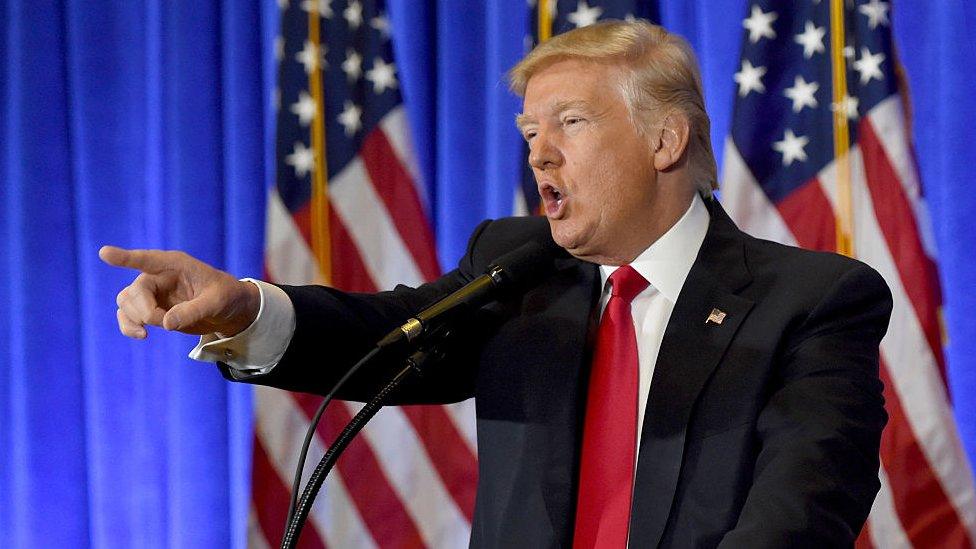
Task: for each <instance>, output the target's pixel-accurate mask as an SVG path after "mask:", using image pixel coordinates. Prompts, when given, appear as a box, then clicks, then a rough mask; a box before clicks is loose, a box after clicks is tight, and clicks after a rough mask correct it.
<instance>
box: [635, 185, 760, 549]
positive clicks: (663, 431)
mask: <svg viewBox="0 0 976 549" xmlns="http://www.w3.org/2000/svg"><path fill="white" fill-rule="evenodd" d="M706 203H710V204H709V211H710V213H711V222H710V224H709V229H708V233H707V235H706V237H705V241H704V243H703V244H702V249H701V250H700V251H699V254H698V258H697V259H696V261H695V263H694V265H693V266H692V269H691V271H690V272H689V274H688V278H687V279H686V280H685V283H684V286H682V290H681V294H680V295H679V297H678V301H677V303H675V307H674V310H673V311H672V313H671V318H670V321H669V322H668V327H667V329H666V330H665V333H664V339H663V340H662V342H661V349H660V351H659V353H658V359H657V364H656V365H655V368H654V376H653V379H652V381H651V388H650V394H649V395H648V400H647V407H646V410H645V413H644V425H643V429H642V431H641V443H640V448H639V452H638V460H637V477H636V480H635V486H634V499H633V506H632V513H631V524H630V539H631V543H632V544H635V546H640V547H656V546H657V545H658V543H660V540H661V536H662V534H663V532H664V528H665V525H666V524H667V519H668V515H669V514H670V509H671V506H672V502H673V499H674V494H675V489H676V487H677V483H678V474H679V472H680V470H681V462H682V458H683V454H684V446H685V434H686V431H687V428H688V422H689V420H690V418H691V415H692V412H693V408H694V404H695V401H696V399H697V398H698V395H699V393H700V392H701V390H702V388H703V387H704V385H705V383H706V382H707V380H708V378H709V377H710V376H711V374H712V372H713V371H714V369H715V367H716V366H717V365H718V363H719V361H720V360H721V358H722V356H723V355H724V354H725V350H726V348H727V347H728V345H729V343H730V342H731V341H732V337H733V336H734V335H735V332H736V330H737V329H738V327H739V325H740V324H741V322H742V321H743V320H744V319H745V317H746V315H747V314H748V313H749V310H750V309H751V308H752V305H753V303H752V302H751V301H749V300H748V299H745V298H743V297H740V296H738V295H736V293H735V292H736V291H737V290H740V289H741V288H742V287H744V286H745V285H747V284H748V283H749V281H750V280H751V278H750V276H749V272H748V269H747V268H746V263H745V257H744V246H743V240H742V237H741V233H740V232H739V231H738V229H737V228H736V227H735V225H734V224H733V223H732V221H731V220H730V219H729V218H728V216H727V215H726V214H725V212H724V211H723V210H722V209H721V207H720V206H718V204H717V203H716V202H714V200H706ZM713 310H717V311H715V316H712V313H713ZM722 313H724V316H723V315H722ZM710 317H711V319H710Z"/></svg>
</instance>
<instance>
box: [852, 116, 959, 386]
mask: <svg viewBox="0 0 976 549" xmlns="http://www.w3.org/2000/svg"><path fill="white" fill-rule="evenodd" d="M859 128H860V139H859V143H860V147H861V156H862V157H863V158H864V171H865V179H867V184H868V189H869V190H870V192H871V201H872V202H873V203H874V212H875V215H876V217H877V218H878V224H879V225H880V226H881V232H882V233H883V234H884V238H885V242H886V243H887V244H888V249H889V250H891V255H892V257H893V258H894V260H895V265H896V266H897V268H898V274H899V276H900V277H901V280H902V285H903V286H904V287H905V293H906V294H908V299H909V301H911V302H912V306H913V307H914V308H915V314H916V315H917V316H918V320H919V323H920V324H921V325H922V330H923V331H924V332H925V339H926V340H927V341H928V343H929V348H930V349H931V350H932V354H933V355H934V356H935V359H936V361H938V364H939V373H940V374H941V376H942V383H943V386H945V383H946V378H945V360H944V357H943V356H942V337H941V332H940V329H939V316H938V310H939V307H940V306H941V304H942V296H941V289H940V287H939V277H938V273H937V272H936V266H935V263H934V262H933V261H932V258H930V257H929V256H928V254H926V253H925V248H924V247H923V246H922V240H921V238H919V234H920V233H919V230H918V224H917V223H916V220H915V212H914V210H913V209H912V206H911V203H910V202H909V199H908V197H907V196H905V189H904V187H902V185H901V184H900V183H899V179H898V174H897V173H896V172H895V169H894V167H893V165H892V163H891V159H889V158H888V155H887V154H886V152H885V150H884V147H883V146H882V145H881V140H880V139H878V135H877V133H875V131H874V126H873V125H872V124H871V122H870V121H869V120H868V119H867V118H865V119H864V120H862V121H861V124H860V126H859Z"/></svg>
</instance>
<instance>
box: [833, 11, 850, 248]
mask: <svg viewBox="0 0 976 549" xmlns="http://www.w3.org/2000/svg"><path fill="white" fill-rule="evenodd" d="M844 38H845V27H844V0H831V2H830V55H831V61H832V62H831V70H832V73H833V126H834V162H835V164H836V166H837V170H836V179H837V212H836V216H835V221H836V233H837V252H838V253H841V254H844V255H846V256H850V257H854V239H853V233H854V208H853V196H852V192H851V156H850V131H849V128H848V117H847V108H848V104H847V102H848V99H847V61H846V59H845V57H844Z"/></svg>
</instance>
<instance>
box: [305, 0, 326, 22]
mask: <svg viewBox="0 0 976 549" xmlns="http://www.w3.org/2000/svg"><path fill="white" fill-rule="evenodd" d="M302 10H303V11H305V13H311V12H316V13H318V14H319V15H320V16H322V17H324V18H326V19H328V18H330V17H332V0H303V1H302Z"/></svg>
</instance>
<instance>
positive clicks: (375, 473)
mask: <svg viewBox="0 0 976 549" xmlns="http://www.w3.org/2000/svg"><path fill="white" fill-rule="evenodd" d="M293 396H294V398H295V401H296V402H297V403H298V405H299V407H300V408H301V409H302V410H303V411H304V412H305V414H306V415H307V416H308V418H309V419H311V418H312V416H313V415H315V411H316V409H317V408H318V400H319V399H318V398H316V397H314V396H312V395H307V394H304V393H295V394H294V395H293ZM350 420H352V416H351V415H350V414H349V410H348V409H347V408H346V407H345V406H344V405H342V404H341V403H339V402H336V403H335V404H334V405H332V406H330V407H329V410H328V411H327V412H326V413H325V414H323V415H322V421H321V422H320V423H319V427H318V429H317V431H316V433H317V434H318V436H320V437H322V438H323V439H325V445H329V444H332V442H333V441H334V440H335V439H336V437H337V436H339V433H340V432H341V431H342V429H343V428H344V427H345V426H346V424H347V423H349V421H350ZM335 471H336V472H338V474H339V475H340V476H342V482H343V483H344V484H345V485H346V491H347V492H349V498H350V499H351V500H352V501H353V503H354V504H355V505H356V508H357V509H358V510H359V515H360V516H361V517H362V519H363V523H364V524H365V525H366V528H367V529H368V530H369V533H370V534H371V535H372V536H373V539H374V540H376V543H377V545H379V546H380V547H424V542H423V538H422V537H421V536H420V530H419V529H418V528H417V525H416V524H415V523H414V521H413V518H412V517H411V516H410V514H409V513H408V512H407V510H406V508H405V507H404V504H403V502H402V501H400V497H399V496H398V495H397V493H396V491H395V490H394V489H393V487H392V486H391V484H390V481H389V479H388V478H387V476H386V472H385V471H384V470H383V467H382V465H380V463H379V461H378V460H377V459H376V456H375V455H373V450H372V449H371V448H370V447H369V445H368V444H367V443H366V441H365V440H364V439H363V438H362V437H356V438H354V439H352V442H350V443H349V446H347V447H346V450H345V451H344V452H343V454H342V458H340V459H339V462H338V463H337V464H336V468H335Z"/></svg>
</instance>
